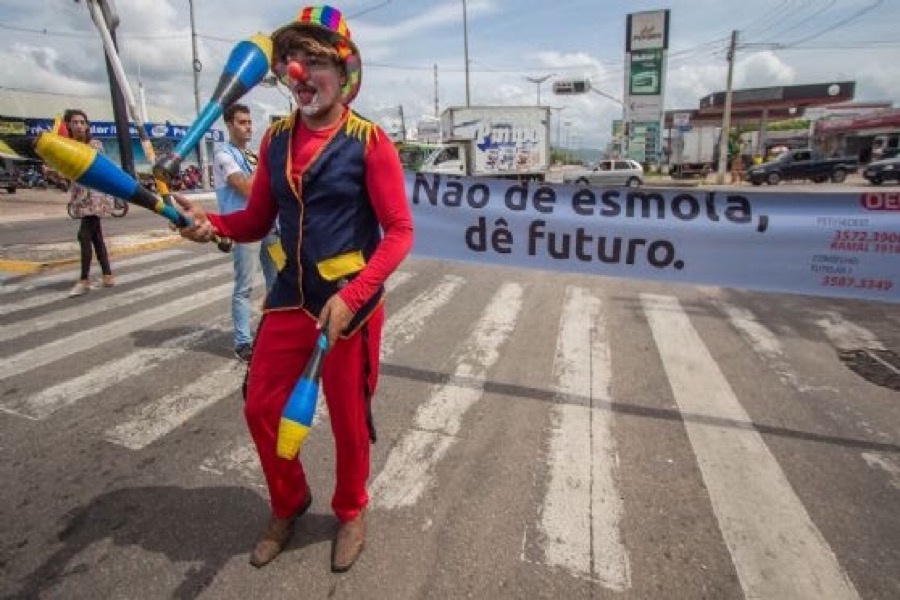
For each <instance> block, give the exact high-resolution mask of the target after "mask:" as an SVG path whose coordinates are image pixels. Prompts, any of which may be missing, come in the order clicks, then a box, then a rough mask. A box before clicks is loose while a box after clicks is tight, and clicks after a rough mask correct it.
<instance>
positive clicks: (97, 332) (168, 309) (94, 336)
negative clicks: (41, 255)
mask: <svg viewBox="0 0 900 600" xmlns="http://www.w3.org/2000/svg"><path fill="white" fill-rule="evenodd" d="M232 287H233V285H232V283H231V282H229V283H226V284H222V285H219V286H216V287H214V288H211V289H209V290H205V291H203V292H198V293H195V294H192V295H190V296H186V297H184V298H180V299H178V300H172V301H170V302H167V303H165V304H162V305H159V306H155V307H154V308H151V309H149V310H145V311H143V312H140V313H138V314H136V315H130V316H127V317H123V318H121V319H118V320H115V321H111V322H109V323H104V324H103V325H99V326H97V327H95V328H93V329H91V330H87V331H82V332H79V333H74V334H72V335H70V336H67V337H65V338H62V339H58V340H54V341H52V342H48V343H46V344H44V345H42V346H38V347H36V348H32V349H30V350H25V351H23V352H20V353H18V354H14V355H13V356H10V357H7V358H5V359H4V360H3V364H2V365H0V381H3V380H5V379H9V378H10V377H13V376H16V375H21V374H23V373H27V372H28V371H31V370H34V369H37V368H40V367H43V366H45V365H49V364H50V363H53V362H55V361H57V360H61V359H63V358H65V357H67V356H72V355H74V354H77V353H78V352H83V351H85V350H90V349H91V348H94V347H95V346H96V345H97V341H98V340H111V339H115V338H117V337H121V336H123V335H128V334H129V333H132V332H135V331H138V330H140V329H143V328H145V327H149V326H151V325H154V324H156V323H158V322H160V321H162V320H165V319H167V318H172V317H175V316H178V315H181V314H184V313H186V312H188V311H191V310H195V309H197V308H201V307H203V306H206V305H208V304H212V303H213V302H216V301H218V300H221V299H223V298H227V297H229V296H230V295H231V289H232Z"/></svg>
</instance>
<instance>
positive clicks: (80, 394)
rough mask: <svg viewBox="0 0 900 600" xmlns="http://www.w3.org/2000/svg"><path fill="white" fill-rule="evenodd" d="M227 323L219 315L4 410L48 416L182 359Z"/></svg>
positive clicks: (37, 417)
mask: <svg viewBox="0 0 900 600" xmlns="http://www.w3.org/2000/svg"><path fill="white" fill-rule="evenodd" d="M227 323H230V321H229V322H227ZM225 326H226V321H225V320H224V319H219V320H217V321H214V322H212V323H210V324H209V325H208V326H206V327H198V328H196V329H194V330H193V331H190V332H188V333H185V334H182V335H179V336H178V337H174V338H170V339H168V340H165V341H163V342H161V343H160V344H159V346H156V347H154V348H144V349H141V350H135V351H134V352H131V353H130V354H128V355H126V356H123V357H122V358H120V359H117V360H113V361H109V362H104V363H102V364H100V365H98V366H96V367H94V368H93V369H91V370H89V371H88V372H86V373H84V374H83V375H79V376H77V377H74V378H72V379H67V380H64V381H62V382H60V383H57V384H55V385H52V386H50V387H47V388H44V389H43V390H41V391H39V392H37V393H36V394H32V395H30V396H26V397H23V398H18V399H15V400H13V401H11V402H6V403H3V404H0V410H3V411H6V412H9V413H12V414H17V415H20V416H23V417H26V418H29V419H35V420H40V419H44V418H46V417H48V416H49V415H51V414H53V413H54V412H56V411H57V410H59V409H61V408H64V407H66V406H71V405H72V404H75V403H76V402H78V401H79V400H81V399H82V398H85V397H87V396H91V395H94V394H98V393H100V392H102V391H103V390H105V389H107V388H108V387H110V386H112V385H115V384H116V383H118V382H120V381H122V380H124V379H126V378H128V377H138V376H139V375H141V374H143V373H146V372H147V371H149V370H151V369H153V368H156V367H157V366H159V365H161V364H163V363H164V362H166V361H172V360H178V358H179V357H180V356H181V355H183V354H184V353H185V352H188V351H189V350H190V349H191V347H193V346H195V345H197V344H200V343H203V342H204V341H205V340H207V339H209V338H211V337H213V336H215V335H219V334H221V332H222V331H223V330H224V327H225Z"/></svg>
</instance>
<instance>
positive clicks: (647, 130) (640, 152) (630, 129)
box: [625, 10, 669, 160]
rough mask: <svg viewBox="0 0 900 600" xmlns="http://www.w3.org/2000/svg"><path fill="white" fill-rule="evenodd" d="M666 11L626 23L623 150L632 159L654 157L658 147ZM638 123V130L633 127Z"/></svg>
mask: <svg viewBox="0 0 900 600" xmlns="http://www.w3.org/2000/svg"><path fill="white" fill-rule="evenodd" d="M668 47H669V11H668V10H656V11H648V12H640V13H632V14H629V15H628V17H627V18H626V21H625V92H626V95H625V123H626V126H625V132H626V133H625V149H626V152H625V153H626V156H628V158H633V159H635V160H647V159H652V158H654V156H655V154H656V153H657V149H658V148H659V147H660V146H661V144H660V142H661V140H660V139H659V136H660V135H661V131H662V130H661V127H660V125H659V123H660V122H661V121H662V118H663V108H664V106H665V102H664V97H665V86H666V58H667V56H668ZM638 123H640V124H641V126H640V127H636V125H637V124H638Z"/></svg>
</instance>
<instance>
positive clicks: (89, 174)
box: [34, 127, 232, 252]
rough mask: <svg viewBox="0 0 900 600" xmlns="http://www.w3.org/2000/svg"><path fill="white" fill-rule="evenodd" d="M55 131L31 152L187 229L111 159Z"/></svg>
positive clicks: (225, 243) (226, 245) (222, 243)
mask: <svg viewBox="0 0 900 600" xmlns="http://www.w3.org/2000/svg"><path fill="white" fill-rule="evenodd" d="M55 131H56V127H54V131H47V132H44V133H42V134H41V135H40V136H38V139H37V141H36V142H35V144H34V149H35V151H36V152H37V153H38V156H40V157H41V158H43V159H44V160H45V161H46V162H47V164H48V165H50V166H51V167H53V168H54V169H56V170H57V171H59V172H60V173H62V174H63V176H65V177H67V178H69V179H72V180H73V181H76V182H77V183H80V184H81V185H83V186H85V187H89V188H91V189H95V190H97V191H100V192H103V193H104V194H109V195H110V196H115V197H116V198H122V199H123V200H127V201H128V202H131V203H133V204H137V205H138V206H141V207H143V208H146V209H148V210H152V211H153V212H155V213H157V214H160V215H162V216H164V217H165V218H167V219H168V220H169V221H171V222H172V224H174V225H175V227H178V228H181V227H190V226H191V225H193V223H192V222H191V220H190V219H189V218H187V217H185V216H184V215H183V214H181V213H180V212H178V211H177V210H175V207H174V206H172V205H171V204H168V203H166V202H164V201H163V199H162V198H160V197H159V196H157V195H156V194H154V193H153V192H151V191H150V190H148V189H147V188H145V187H143V186H142V185H141V184H140V183H138V182H137V180H135V179H134V177H132V176H131V175H129V174H128V173H126V172H125V171H123V170H122V169H120V168H119V167H117V166H116V165H115V163H113V162H112V161H111V160H109V159H108V158H106V157H105V156H103V155H102V154H100V153H99V152H97V151H96V150H94V149H93V148H91V147H90V146H88V145H87V144H82V143H81V142H79V141H77V140H73V139H71V138H67V137H63V136H61V135H59V134H57V133H55ZM212 241H213V242H215V244H216V245H217V246H218V247H219V250H221V251H222V252H228V251H229V250H231V245H232V242H231V240H229V239H227V238H223V237H219V236H218V235H214V236H213V237H212Z"/></svg>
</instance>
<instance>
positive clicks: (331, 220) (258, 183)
mask: <svg viewBox="0 0 900 600" xmlns="http://www.w3.org/2000/svg"><path fill="white" fill-rule="evenodd" d="M272 41H273V54H272V65H271V66H272V70H273V72H274V73H275V74H276V75H277V76H278V77H279V78H280V79H281V81H282V82H283V83H284V84H285V85H286V86H288V88H289V89H290V91H291V93H292V94H293V97H294V99H295V101H296V104H297V109H296V110H295V111H294V113H293V114H292V115H290V116H289V117H286V118H285V119H283V120H281V121H279V122H277V123H275V124H274V125H272V127H271V128H270V129H269V131H267V132H266V135H265V136H264V138H263V140H262V144H261V146H260V153H259V163H258V165H257V172H256V176H255V178H254V180H253V186H252V189H251V192H250V197H249V200H248V203H247V207H246V209H244V210H242V211H238V212H235V213H230V214H228V215H217V214H212V213H210V214H207V213H205V212H204V211H203V210H202V209H201V208H200V207H198V206H193V205H192V204H191V203H190V202H188V201H186V200H185V199H183V198H178V202H179V204H180V205H181V207H182V209H183V210H184V211H185V212H186V213H187V214H188V216H190V217H191V218H193V219H194V225H193V226H192V227H190V228H186V229H184V230H182V232H181V233H182V235H183V236H184V237H186V238H188V239H192V240H194V241H199V242H205V241H209V240H210V239H211V237H212V236H213V234H218V235H223V236H227V237H230V238H232V239H234V240H235V241H237V242H251V241H256V240H259V239H261V238H263V237H264V236H265V235H266V234H267V233H268V232H269V231H270V230H271V228H272V224H273V222H274V221H275V219H276V218H277V220H278V225H279V229H280V231H281V241H282V245H283V247H284V249H285V250H286V254H287V260H286V262H285V265H284V267H283V268H282V269H281V271H280V272H279V273H278V277H277V280H276V282H275V285H274V286H273V287H272V290H271V291H270V292H269V294H268V296H267V298H266V302H265V308H264V314H263V317H262V320H261V322H260V326H259V332H258V334H257V337H256V341H255V344H254V349H253V355H252V358H251V361H250V367H249V374H248V384H247V403H246V406H245V410H244V413H245V417H246V420H247V424H248V427H249V429H250V433H251V435H252V437H253V440H254V442H255V444H256V449H257V452H258V454H259V458H260V462H261V464H262V468H263V471H264V473H265V477H266V483H267V485H268V489H269V495H270V503H271V508H272V516H271V519H270V520H269V523H268V525H267V527H266V529H265V531H264V532H263V534H262V537H261V538H260V540H259V542H258V543H257V545H256V547H255V548H254V549H253V552H252V553H251V557H250V562H251V564H253V565H254V566H257V567H261V566H263V565H265V564H267V563H269V562H270V561H272V560H273V559H274V558H275V557H276V556H277V555H278V554H279V553H280V552H281V550H282V549H283V548H284V546H285V544H286V543H287V542H288V539H289V538H290V536H291V532H292V528H293V524H294V521H295V520H296V519H297V518H298V517H300V516H301V515H302V514H303V513H304V512H306V510H307V509H308V508H309V506H310V504H311V502H312V493H311V491H310V489H309V485H308V484H307V479H306V474H305V472H304V469H303V464H302V462H301V461H297V460H284V459H281V458H278V457H277V455H276V452H275V449H276V435H277V431H278V423H279V420H280V417H281V413H282V409H283V407H284V404H285V402H286V400H287V398H288V396H289V394H290V391H291V389H292V387H293V385H294V383H295V382H296V381H297V378H298V377H299V376H300V374H301V371H302V370H303V366H304V365H305V364H306V362H307V360H308V359H309V357H310V355H311V353H312V351H313V348H314V344H315V341H316V336H317V329H318V328H320V327H324V326H325V325H326V324H327V327H328V338H329V346H330V349H329V352H328V355H327V357H326V358H325V363H324V366H323V370H322V389H323V391H324V394H325V400H326V402H327V405H328V413H329V416H330V422H331V428H332V433H333V435H334V441H335V449H336V452H335V456H336V483H335V488H334V492H333V495H332V498H331V507H332V509H333V511H334V513H335V516H336V517H337V520H338V522H339V526H338V529H337V534H336V536H335V540H334V545H333V547H332V560H331V568H332V571H334V572H343V571H346V570H348V569H349V568H350V567H351V566H352V565H353V563H354V562H355V561H356V559H357V557H358V556H359V554H360V552H361V551H362V549H363V546H364V544H365V534H366V506H367V504H368V501H369V496H368V492H367V490H366V481H367V479H368V476H369V464H370V458H369V446H370V443H371V442H374V440H375V429H374V424H373V421H372V413H371V400H372V394H373V392H374V391H375V386H376V383H377V379H378V368H379V350H380V344H381V330H382V326H383V324H384V308H383V299H384V282H385V280H386V279H387V278H388V276H389V275H390V274H391V273H392V272H393V271H394V270H395V269H396V268H397V266H398V265H399V264H400V262H401V261H402V260H403V259H404V258H405V257H406V255H407V254H408V252H409V249H410V247H411V245H412V218H411V216H410V211H409V207H408V205H407V202H406V191H405V187H404V181H403V171H402V167H401V165H400V160H399V157H398V156H397V152H396V150H395V149H394V146H393V144H392V143H391V140H390V138H389V137H388V136H387V135H386V134H385V132H384V131H383V130H382V129H381V128H380V127H378V126H377V125H375V124H373V123H372V122H370V121H368V120H366V119H364V118H363V117H361V116H360V115H358V114H356V113H355V112H354V111H352V110H351V109H350V108H349V104H350V103H351V102H352V101H353V99H354V98H355V97H356V95H357V93H358V92H359V88H360V83H361V81H362V61H361V59H360V53H359V49H358V48H357V47H356V44H355V43H354V42H353V40H352V38H351V34H350V30H349V29H348V27H347V23H346V21H345V19H344V17H343V16H342V15H341V13H340V11H338V10H336V9H334V8H331V7H329V6H315V7H306V8H303V9H301V10H300V13H299V15H298V16H297V18H296V20H294V21H291V22H290V23H288V24H286V25H285V26H283V27H281V28H279V29H278V30H276V31H275V32H274V33H273V34H272Z"/></svg>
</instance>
